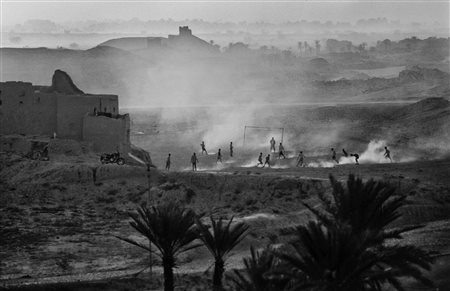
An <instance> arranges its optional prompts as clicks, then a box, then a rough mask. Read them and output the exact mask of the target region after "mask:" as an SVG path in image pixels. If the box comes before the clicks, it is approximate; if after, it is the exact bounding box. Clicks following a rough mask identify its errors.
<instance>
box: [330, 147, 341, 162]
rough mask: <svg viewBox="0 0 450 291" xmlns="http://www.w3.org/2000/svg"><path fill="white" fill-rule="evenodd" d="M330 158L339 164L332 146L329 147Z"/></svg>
mask: <svg viewBox="0 0 450 291" xmlns="http://www.w3.org/2000/svg"><path fill="white" fill-rule="evenodd" d="M331 159H332V160H333V161H335V162H336V163H337V164H339V161H338V159H337V157H336V151H335V150H334V148H331Z"/></svg>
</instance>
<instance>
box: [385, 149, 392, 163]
mask: <svg viewBox="0 0 450 291" xmlns="http://www.w3.org/2000/svg"><path fill="white" fill-rule="evenodd" d="M384 150H385V152H384V157H385V158H386V159H389V160H390V161H391V162H392V159H391V151H390V150H388V148H387V147H384Z"/></svg>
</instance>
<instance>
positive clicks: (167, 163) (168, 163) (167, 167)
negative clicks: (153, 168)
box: [166, 153, 170, 171]
mask: <svg viewBox="0 0 450 291" xmlns="http://www.w3.org/2000/svg"><path fill="white" fill-rule="evenodd" d="M166 170H167V171H169V170H170V153H169V155H168V156H167V159H166Z"/></svg>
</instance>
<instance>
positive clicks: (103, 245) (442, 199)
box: [0, 156, 450, 290]
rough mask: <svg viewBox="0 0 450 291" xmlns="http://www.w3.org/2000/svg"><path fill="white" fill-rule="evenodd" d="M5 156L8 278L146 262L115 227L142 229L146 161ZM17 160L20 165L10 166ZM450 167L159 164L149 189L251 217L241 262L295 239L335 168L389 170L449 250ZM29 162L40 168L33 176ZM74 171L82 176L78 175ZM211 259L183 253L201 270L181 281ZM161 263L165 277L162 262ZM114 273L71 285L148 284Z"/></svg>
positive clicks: (416, 214) (418, 219)
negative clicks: (136, 219)
mask: <svg viewBox="0 0 450 291" xmlns="http://www.w3.org/2000/svg"><path fill="white" fill-rule="evenodd" d="M8 163H9V164H8ZM2 164H3V165H5V164H8V167H6V168H2V171H1V176H0V177H1V178H2V181H3V182H2V184H1V187H2V189H1V193H2V194H1V196H0V199H1V203H0V205H1V211H0V213H1V216H0V219H1V222H2V225H3V227H2V230H1V232H2V233H1V237H2V238H3V239H2V240H1V248H0V249H1V251H0V257H1V283H2V285H3V286H5V287H7V286H11V285H16V284H23V283H27V284H29V283H32V282H34V283H36V282H39V283H45V282H48V283H54V282H65V281H67V282H73V281H79V280H81V281H91V280H97V281H98V280H100V279H106V278H110V277H119V278H121V277H126V276H127V275H130V274H132V273H134V272H137V271H139V270H141V269H142V268H143V267H144V266H145V265H146V264H147V262H148V258H147V257H146V255H145V254H143V252H142V251H141V250H139V249H137V248H135V247H132V246H129V245H127V244H126V243H123V242H121V241H119V240H118V239H116V238H115V237H114V235H121V236H135V235H136V234H135V233H134V232H133V231H132V230H131V227H129V225H128V222H129V218H128V215H127V213H128V212H129V211H133V210H134V209H135V208H136V205H138V204H141V203H146V202H147V200H148V199H149V197H148V191H147V190H148V188H147V185H148V180H147V176H146V172H145V171H144V169H142V168H136V167H131V166H122V167H120V166H117V165H108V166H98V165H97V166H96V168H97V172H98V173H103V174H101V175H99V176H98V177H97V179H96V181H93V180H92V176H91V179H89V178H87V177H89V175H88V174H86V175H85V177H86V179H83V178H82V179H79V180H77V177H79V173H80V172H81V173H83V171H85V170H86V168H89V169H91V167H92V165H91V164H87V165H86V164H78V165H73V164H72V163H71V162H68V163H67V164H65V162H64V160H60V161H59V162H43V161H40V162H32V163H30V162H29V161H28V160H24V159H19V158H18V159H15V160H12V159H11V157H6V156H2ZM16 168H20V169H21V172H18V171H15V172H11V171H10V170H11V169H16ZM449 169H450V161H449V160H441V161H430V162H414V163H400V164H396V163H392V164H379V165H360V166H359V167H356V166H354V165H343V166H338V167H334V168H290V169H270V170H269V169H260V168H245V169H244V168H228V169H226V170H222V171H218V172H214V173H213V172H211V171H207V172H198V173H191V172H173V173H162V172H159V171H156V170H155V171H152V172H151V184H152V188H151V196H150V199H151V200H152V202H157V201H161V200H164V199H178V200H180V201H181V202H182V203H184V204H186V205H187V206H188V207H191V208H193V209H195V210H196V211H198V212H207V213H215V214H219V215H225V216H227V217H231V216H233V215H234V216H236V217H237V218H238V219H240V220H245V221H246V222H248V223H249V224H250V226H251V234H250V236H248V238H247V239H246V240H245V241H244V243H242V244H241V245H240V246H239V247H238V248H237V249H236V250H235V251H234V252H233V253H232V255H231V257H230V260H229V262H228V265H227V268H229V269H232V268H239V267H241V259H242V257H243V256H246V255H248V250H249V246H250V245H253V246H256V247H263V246H264V245H266V244H268V243H270V242H274V241H275V242H283V241H286V240H287V239H288V238H289V232H288V231H286V230H287V229H288V227H289V226H292V225H294V224H298V223H302V222H304V221H305V220H306V219H308V218H309V214H308V212H307V211H305V210H304V208H303V206H302V205H301V202H302V201H307V202H309V203H312V204H314V201H315V197H316V194H317V193H318V191H327V190H328V187H329V186H328V182H327V176H328V175H329V174H333V175H335V176H337V177H339V178H340V179H345V177H346V176H347V175H348V173H356V174H358V175H360V176H362V177H365V178H367V177H376V178H378V179H384V180H388V181H390V182H391V183H393V184H395V185H398V186H399V187H400V191H401V192H403V193H406V194H408V196H409V198H408V199H409V200H410V201H411V202H412V204H411V205H408V206H407V207H406V208H405V209H404V219H403V221H402V223H404V224H422V223H423V224H425V225H426V226H425V228H423V229H420V230H417V231H414V232H411V234H410V235H409V236H408V237H407V240H408V241H410V242H413V243H414V244H417V245H420V246H423V247H425V248H427V249H432V250H439V251H441V252H443V253H450V247H449V246H450V215H449V213H450V212H449V210H450V198H449V197H450V179H449V178H450V173H449ZM27 171H32V172H33V173H39V174H36V175H35V176H31V175H28V174H27ZM61 173H65V174H64V177H65V179H64V181H61V180H59V181H58V179H56V178H57V177H58V176H59V175H60V174H61ZM387 173H388V174H387ZM70 177H73V178H74V179H73V180H72V181H70ZM82 177H84V176H83V175H82ZM7 181H8V182H7ZM49 181H50V182H49ZM52 181H54V182H52ZM443 259H445V257H444V258H443ZM443 259H440V261H438V262H441V261H442V260H443ZM442 262H448V261H442ZM211 263H212V259H211V257H210V256H209V254H208V252H207V250H206V249H204V248H201V249H197V250H195V251H192V252H191V253H188V254H186V255H185V256H183V257H182V258H181V259H180V268H179V269H178V270H177V272H179V273H180V274H192V275H191V276H188V277H186V275H183V276H182V278H184V279H182V278H181V279H180V280H178V281H177V284H178V286H180V288H181V289H183V288H187V289H188V290H190V289H191V288H188V287H187V286H192V285H189V284H188V283H187V282H188V281H189V282H191V283H192V282H195V280H200V279H199V278H200V277H202V276H201V274H202V273H203V272H204V271H205V270H206V269H208V267H210V265H211ZM437 266H438V268H437V270H436V271H435V273H433V274H432V275H433V276H437V277H436V279H437V280H438V281H437V282H438V283H439V282H440V281H439V280H444V279H446V278H445V276H443V275H442V274H448V272H450V270H449V269H448V268H447V266H448V265H447V263H440V264H437ZM154 271H155V272H156V275H155V277H157V278H158V280H160V273H161V269H160V267H159V266H158V263H156V266H155V267H154ZM195 274H197V275H195ZM439 276H441V277H442V278H440V279H439ZM49 277H51V278H49ZM146 277H147V276H146V275H143V277H141V278H146ZM195 278H197V279H195ZM185 280H187V281H185ZM201 281H202V282H203V283H202V284H207V281H204V280H201ZM108 282H109V283H96V284H100V285H95V284H94V285H92V284H93V283H89V284H88V283H86V286H84V285H83V284H81V285H73V284H72V285H70V284H69V285H67V286H72V287H70V288H73V289H70V288H69V289H68V290H90V289H89V288H93V289H95V288H97V287H98V288H100V287H99V286H103V287H102V288H105V289H106V290H124V289H123V288H125V287H124V286H129V285H127V284H132V285H133V286H134V287H133V289H134V288H136V289H141V290H143V289H142V288H148V287H149V286H148V284H149V283H148V282H147V281H146V280H142V279H140V280H137V281H132V280H131V281H130V280H129V281H127V280H125V279H120V280H118V281H117V280H116V281H112V282H116V284H114V283H111V282H110V280H108ZM124 282H128V283H124ZM130 282H132V283H130ZM158 282H159V281H158ZM183 282H184V283H183ZM443 282H444V281H443ZM445 282H447V281H445ZM447 283H448V282H447ZM90 284H91V285H90ZM102 284H103V285H102ZM135 284H136V285H135ZM439 284H441V283H439ZM442 284H444V283H442ZM58 286H59V285H58ZM82 286H84V287H82ZM89 286H90V287H89ZM92 286H97V287H92ZM105 286H106V287H105ZM145 286H147V287H145ZM152 286H153V287H152V288H156V289H157V288H158V286H161V285H158V283H157V282H154V284H153V285H152ZM442 286H445V285H442ZM49 288H50V287H49ZM93 289H92V290H93ZM441 290H444V289H441Z"/></svg>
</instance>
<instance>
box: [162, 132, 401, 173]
mask: <svg viewBox="0 0 450 291" xmlns="http://www.w3.org/2000/svg"><path fill="white" fill-rule="evenodd" d="M269 143H270V153H273V152H276V148H275V145H276V141H275V139H274V138H273V137H272V139H271V140H270V141H269ZM200 147H201V150H202V151H201V153H202V155H203V154H206V155H208V151H207V150H206V145H205V142H204V141H202V142H201V143H200ZM384 150H385V152H384V157H385V158H386V159H389V160H390V161H391V162H392V158H391V152H390V151H389V149H388V148H387V147H386V146H385V147H384ZM270 153H269V154H268V155H267V156H266V158H265V160H264V162H263V153H262V152H260V153H259V156H258V163H257V164H256V167H258V166H262V167H263V168H264V167H265V166H266V165H267V166H268V167H269V168H270ZM342 153H343V156H344V157H349V156H350V157H354V158H355V163H356V165H359V155H358V154H357V153H350V154H349V153H348V152H347V151H346V150H345V149H342ZM229 154H230V157H233V154H234V146H233V142H230V151H229ZM281 157H283V159H286V156H285V149H284V146H283V143H282V142H280V144H279V146H278V159H281ZM331 159H332V160H333V161H334V162H336V164H339V160H338V158H337V154H336V151H335V149H334V148H331ZM219 162H220V163H222V150H221V149H219V150H218V152H217V160H216V163H219ZM197 163H198V158H197V154H196V153H195V152H194V153H193V154H192V156H191V165H192V170H193V171H197ZM170 165H171V154H170V153H169V155H168V156H167V159H166V170H167V171H169V170H170ZM305 165H306V164H305V155H304V154H303V151H300V152H299V154H298V156H297V164H296V166H297V167H305Z"/></svg>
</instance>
